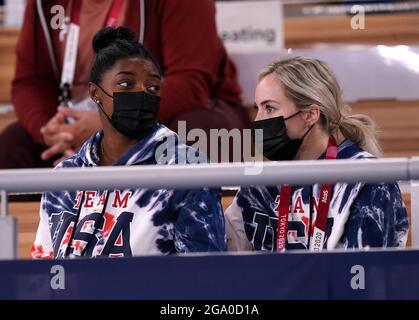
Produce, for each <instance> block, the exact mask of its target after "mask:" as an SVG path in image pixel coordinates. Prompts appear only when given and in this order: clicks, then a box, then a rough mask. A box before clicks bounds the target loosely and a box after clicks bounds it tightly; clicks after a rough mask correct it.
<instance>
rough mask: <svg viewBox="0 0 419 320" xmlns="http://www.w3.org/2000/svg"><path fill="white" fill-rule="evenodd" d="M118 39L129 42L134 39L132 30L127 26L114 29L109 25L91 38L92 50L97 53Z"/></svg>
mask: <svg viewBox="0 0 419 320" xmlns="http://www.w3.org/2000/svg"><path fill="white" fill-rule="evenodd" d="M118 40H120V41H123V40H126V41H128V42H131V41H133V40H134V32H132V31H131V30H130V29H129V28H127V27H118V28H116V29H114V28H111V27H107V28H104V29H102V30H100V31H99V32H98V33H96V35H95V37H94V38H93V42H92V44H93V50H94V51H95V53H98V52H99V51H100V50H102V49H104V48H106V47H108V46H110V45H111V44H113V43H114V42H116V41H118Z"/></svg>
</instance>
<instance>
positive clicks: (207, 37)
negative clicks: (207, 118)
mask: <svg viewBox="0 0 419 320" xmlns="http://www.w3.org/2000/svg"><path fill="white" fill-rule="evenodd" d="M159 16H160V21H161V22H160V28H161V30H162V31H161V40H160V42H161V46H162V69H163V73H164V76H165V78H164V82H163V85H162V94H161V97H162V98H161V105H160V113H159V120H160V121H161V122H162V123H167V121H169V120H170V119H172V118H173V117H174V116H175V115H177V114H179V113H181V112H185V111H187V110H190V109H193V108H204V107H205V105H206V104H207V102H208V100H209V98H210V96H211V92H210V91H211V88H213V87H214V85H215V83H216V81H217V73H218V71H219V70H218V69H219V65H220V59H222V55H223V54H225V51H224V47H223V45H222V42H221V40H220V39H219V37H218V34H217V29H216V23H215V5H214V1H213V0H200V1H196V0H182V1H162V4H161V7H160V10H159Z"/></svg>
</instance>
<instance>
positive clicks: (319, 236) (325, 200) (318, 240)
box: [276, 136, 338, 252]
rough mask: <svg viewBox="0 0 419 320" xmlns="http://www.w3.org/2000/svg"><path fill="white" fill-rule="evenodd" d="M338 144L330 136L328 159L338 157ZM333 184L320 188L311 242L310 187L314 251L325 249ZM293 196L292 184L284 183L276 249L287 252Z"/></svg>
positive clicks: (279, 208) (311, 245)
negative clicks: (289, 217)
mask: <svg viewBox="0 0 419 320" xmlns="http://www.w3.org/2000/svg"><path fill="white" fill-rule="evenodd" d="M337 153H338V146H337V144H336V142H335V140H334V139H333V138H332V137H331V136H330V137H329V141H328V144H327V149H326V160H334V159H336V158H337ZM332 189H333V185H331V184H324V185H322V186H321V188H320V197H319V204H318V207H317V215H316V223H315V226H314V232H313V242H310V234H311V220H312V199H311V198H312V193H313V191H312V187H311V188H310V194H311V196H310V199H309V207H310V212H309V216H310V217H309V222H308V223H309V234H308V238H309V242H308V243H309V246H308V247H309V249H310V250H313V251H320V250H322V249H323V245H324V239H325V233H326V223H327V216H328V213H329V206H330V202H331V198H332ZM291 198H292V190H291V186H290V185H288V184H284V185H282V186H281V188H280V198H279V199H280V200H279V204H278V206H277V214H278V228H277V236H276V237H277V238H276V251H277V252H285V250H286V243H287V236H288V215H289V212H290V204H291Z"/></svg>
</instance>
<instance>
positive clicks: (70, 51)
mask: <svg viewBox="0 0 419 320" xmlns="http://www.w3.org/2000/svg"><path fill="white" fill-rule="evenodd" d="M122 3H123V0H114V1H113V3H112V7H111V9H110V10H109V14H108V17H107V19H106V26H107V27H115V26H116V20H117V18H118V16H119V14H120V12H121V8H122ZM81 6H82V0H73V4H72V9H71V19H70V26H69V28H68V32H67V40H66V43H65V51H64V62H63V71H62V73H61V88H62V89H65V90H70V89H71V87H72V85H73V81H74V74H75V71H76V60H77V47H78V43H79V32H80V26H79V25H80V13H81ZM66 95H67V97H68V98H71V97H70V93H69V92H67V93H66Z"/></svg>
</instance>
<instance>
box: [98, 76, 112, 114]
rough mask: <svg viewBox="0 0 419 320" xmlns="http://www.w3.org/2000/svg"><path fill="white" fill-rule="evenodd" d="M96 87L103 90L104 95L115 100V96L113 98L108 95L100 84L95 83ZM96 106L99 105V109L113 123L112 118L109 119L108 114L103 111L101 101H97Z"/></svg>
mask: <svg viewBox="0 0 419 320" xmlns="http://www.w3.org/2000/svg"><path fill="white" fill-rule="evenodd" d="M95 85H96V86H97V87H98V88H99V89H100V90H102V92H103V93H104V94H106V95H107V96H108V97H109V98H111V99H113V96H111V95H110V94H108V93H107V92H106V91H105V90H103V88H102V87H101V86H100V85H98V84H96V83H95ZM96 104H97V105H98V107H99V109H100V110H101V111H102V112H103V114H104V115H105V116H106V118H108V120H109V122H110V121H111V117H109V116H108V114H107V113H106V112H105V110H104V109H103V107H102V103H101V102H100V101H99V100H96Z"/></svg>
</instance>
